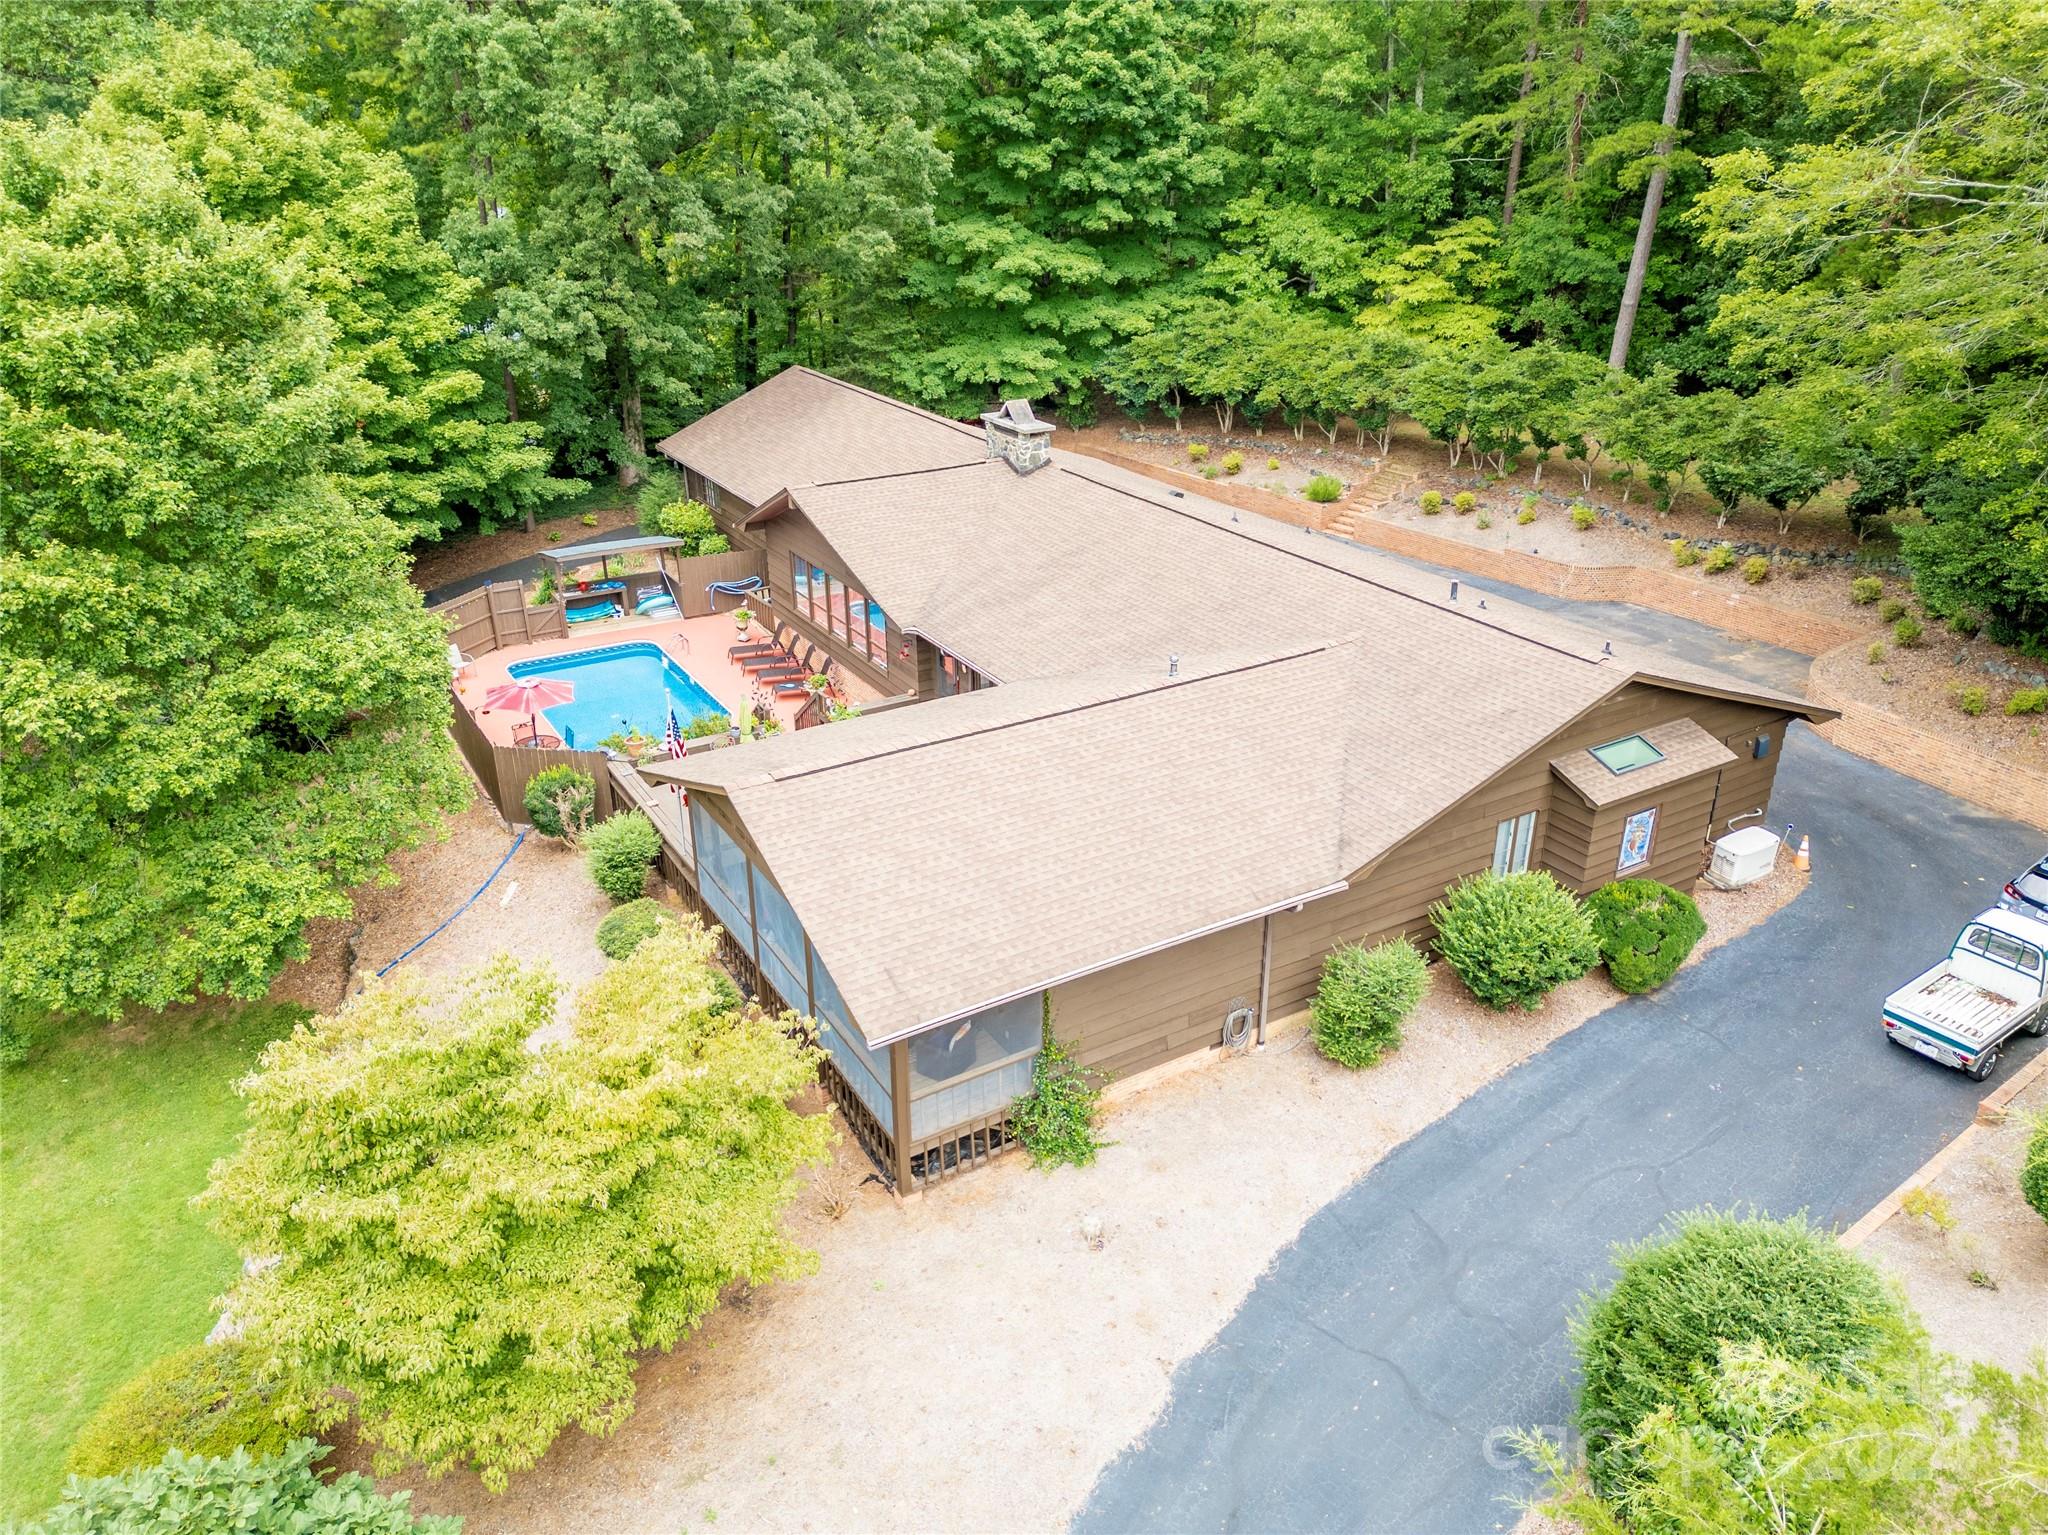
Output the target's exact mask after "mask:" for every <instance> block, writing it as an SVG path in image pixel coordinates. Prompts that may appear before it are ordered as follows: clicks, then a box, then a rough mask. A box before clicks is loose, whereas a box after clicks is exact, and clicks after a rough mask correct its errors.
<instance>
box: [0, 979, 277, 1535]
mask: <svg viewBox="0 0 2048 1535" xmlns="http://www.w3.org/2000/svg"><path fill="white" fill-rule="evenodd" d="M305 1016H306V1014H305V1012H304V1011H303V1010H302V1009H299V1008H294V1007H281V1006H253V1007H241V1008H233V1007H230V1008H223V1009H219V1010H216V1011H212V1012H208V1013H205V1014H203V1015H200V1016H197V1017H193V1018H187V1019H178V1018H165V1019H155V1018H147V1019H145V1020H144V1021H143V1022H141V1023H139V1024H137V1025H135V1026H132V1027H121V1028H108V1027H107V1026H105V1025H102V1024H90V1025H85V1026H81V1027H74V1028H71V1029H69V1030H64V1031H59V1032H57V1033H56V1034H54V1035H53V1036H51V1037H47V1038H44V1039H41V1040H39V1041H38V1044H37V1047H36V1050H35V1053H34V1054H33V1055H32V1056H31V1057H30V1058H29V1060H28V1061H27V1062H26V1063H24V1064H22V1065H20V1066H15V1067H10V1068H8V1069H7V1071H6V1072H5V1075H4V1076H0V1203H4V1208H5V1210H6V1219H5V1221H4V1223H0V1412H4V1414H5V1421H6V1423H7V1428H8V1442H7V1448H6V1452H5V1455H4V1456H0V1521H4V1520H8V1519H15V1518H22V1517H26V1516H29V1515H33V1514H36V1513H40V1512H41V1511H42V1510H43V1509H45V1508H47V1507H48V1506H49V1505H50V1504H52V1503H54V1502H55V1501H56V1498H57V1494H58V1492H59V1491H60V1489H61V1488H62V1486H63V1483H64V1469H63V1467H64V1455H65V1452H66V1451H67V1450H68V1449H69V1448H70V1447H71V1441H72V1438H73V1437H74V1436H75V1435H76V1434H77V1432H78V1430H79V1428H80V1427H81V1426H82V1425H83V1424H84V1422H85V1420H86V1419H87V1418H89V1417H90V1416H91V1415H92V1413H93V1411H94V1410H95V1409H96V1408H97V1407H98V1406H99V1404H100V1402H101V1401H102V1400H103V1399H104V1398H105V1397H106V1395H107V1393H108V1392H109V1391H111V1390H112V1389H113V1388H114V1387H115V1386H117V1385H119V1384H120V1383H121V1382H122V1381H124V1380H126V1379H127V1378H128V1377H129V1376H131V1375H133V1374H134V1373H135V1372H136V1371H137V1370H139V1369H141V1368H142V1366H144V1365H146V1364H148V1363H149V1362H150V1361H151V1360H153V1359H156V1358H158V1357H159V1356H160V1355H163V1354H167V1353H169V1352H170V1351H171V1350H172V1349H175V1348H180V1347H182V1346H184V1345H185V1344H188V1343H197V1342H198V1341H199V1340H200V1339H202V1338H204V1337H205V1336H206V1333H207V1330H208V1329H209V1328H210V1327H212V1325H213V1320H214V1317H213V1309H212V1302H213V1298H214V1297H215V1296H217V1295H219V1294H220V1293H221V1292H222V1291H223V1290H224V1289H225V1288H226V1287H227V1284H228V1282H229V1280H230V1279H231V1278H232V1276H233V1275H234V1272H235V1265H236V1258H235V1254H234V1252H233V1250H232V1249H231V1248H230V1247H229V1246H228V1244H227V1243H225V1242H223V1241H221V1240H220V1238H218V1237H216V1236H215V1235H214V1234H213V1233H212V1232H211V1231H209V1230H208V1229H207V1227H206V1224H205V1222H204V1220H203V1219H202V1218H201V1217H200V1216H199V1215H198V1213H197V1212H195V1211H194V1210H193V1209H192V1208H191V1206H190V1204H189V1201H190V1199H191V1197H192V1196H193V1195H194V1194H196V1193H198V1192H199V1191H200V1189H201V1188H203V1187H204V1186H205V1184H206V1173H207V1169H208V1168H209V1167H210V1166H211V1165H212V1163H213V1161H214V1159H215V1158H216V1157H219V1156H221V1155H223V1154H224V1153H226V1152H228V1151H229V1150H231V1149H233V1147H234V1144H235V1141H236V1139H237V1137H238V1136H239V1135H240V1133H241V1129H242V1103H241V1100H240V1099H239V1098H237V1097H236V1096H235V1094H234V1084H235V1082H236V1081H237V1080H239V1079H240V1078H241V1077H242V1076H243V1075H244V1074H245V1073H246V1072H247V1071H248V1070H249V1068H250V1067H251V1066H253V1065H254V1064H255V1061H256V1057H257V1055H258V1053H259V1052H260V1051H261V1050H262V1048H263V1046H264V1045H265V1044H266V1043H268V1042H269V1041H270V1040H272V1039H275V1038H277V1037H278V1036H279V1035H280V1034H284V1033H288V1032H289V1031H290V1029H291V1026H292V1025H293V1023H295V1022H296V1021H298V1020H299V1019H300V1018H303V1017H305Z"/></svg>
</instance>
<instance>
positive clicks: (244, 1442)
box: [64, 1343, 308, 1476]
mask: <svg viewBox="0 0 2048 1535" xmlns="http://www.w3.org/2000/svg"><path fill="white" fill-rule="evenodd" d="M256 1363H257V1361H256V1360H254V1359H252V1358H251V1357H250V1356H249V1353H248V1350H246V1349H244V1348H243V1347H242V1346H241V1345H240V1344H239V1343H218V1344H207V1343H197V1344H194V1345H193V1346H192V1347H190V1348H183V1349H179V1350H178V1351H177V1352H176V1353H175V1354H166V1355H165V1356H164V1357H163V1358H161V1359H159V1360H157V1361H156V1363H154V1364H152V1365H150V1366H148V1367H147V1368H146V1369H144V1370H143V1371H142V1372H141V1373H140V1374H138V1375H136V1376H134V1377H133V1378H132V1379H131V1380H129V1381H128V1382H127V1383H126V1384H125V1385H123V1386H120V1387H119V1388H117V1389H116V1390H115V1391H114V1393H113V1395H111V1396H109V1397H108V1398H107V1399H106V1401H105V1402H103V1403H102V1404H101V1405H100V1410H99V1411H98V1412H96V1413H94V1414H93V1415H92V1417H91V1418H90V1419H88V1420H87V1422H86V1425H85V1427H84V1428H82V1429H80V1430H79V1432H78V1438H77V1439H76V1440H74V1441H73V1442H72V1445H71V1453H70V1454H69V1455H67V1456H66V1457H65V1460H64V1469H65V1470H66V1471H69V1472H70V1473H72V1474H73V1475H74V1476H112V1475H114V1474H115V1473H116V1472H121V1471H127V1470H130V1469H132V1468H133V1467H136V1466H153V1465H155V1464H156V1463H157V1462H158V1461H160V1460H162V1459H163V1458H164V1451H166V1450H183V1451H184V1452H185V1453H187V1454H188V1455H227V1454H230V1453H232V1452H233V1451H235V1450H240V1449H246V1450H248V1451H249V1452H250V1453H251V1454H252V1455H272V1454H275V1453H277V1452H278V1451H280V1450H282V1449H283V1448H284V1447H285V1446H286V1445H287V1444H289V1443H290V1442H291V1440H292V1436H293V1434H294V1432H296V1431H297V1430H298V1429H299V1428H301V1427H303V1426H304V1424H305V1422H306V1419H307V1416H308V1414H307V1412H306V1410H305V1408H304V1405H303V1404H302V1403H299V1402H297V1401H296V1400H295V1399H293V1398H292V1397H291V1396H290V1395H289V1394H288V1393H285V1392H282V1391H280V1390H279V1389H277V1388H276V1387H274V1386H270V1385H266V1384H264V1383H261V1382H259V1381H258V1380H257V1378H256Z"/></svg>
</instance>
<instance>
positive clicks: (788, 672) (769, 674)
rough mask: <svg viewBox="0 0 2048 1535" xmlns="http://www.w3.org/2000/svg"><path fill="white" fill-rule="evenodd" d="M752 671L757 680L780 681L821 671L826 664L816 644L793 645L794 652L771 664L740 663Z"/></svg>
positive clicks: (780, 657) (778, 658)
mask: <svg viewBox="0 0 2048 1535" xmlns="http://www.w3.org/2000/svg"><path fill="white" fill-rule="evenodd" d="M740 664H741V665H742V666H746V667H747V670H748V671H749V672H750V673H752V675H753V678H754V680H755V681H756V682H779V681H781V680H782V679H783V678H785V677H809V676H811V675H813V674H814V673H816V672H818V671H820V670H821V669H822V668H823V667H824V666H825V664H826V658H825V655H824V653H823V652H822V651H820V650H819V649H818V647H817V646H815V645H804V646H798V647H792V653H791V654H789V655H785V656H779V657H777V658H776V660H775V662H774V664H772V665H769V666H750V665H748V664H747V663H746V662H741V663H740Z"/></svg>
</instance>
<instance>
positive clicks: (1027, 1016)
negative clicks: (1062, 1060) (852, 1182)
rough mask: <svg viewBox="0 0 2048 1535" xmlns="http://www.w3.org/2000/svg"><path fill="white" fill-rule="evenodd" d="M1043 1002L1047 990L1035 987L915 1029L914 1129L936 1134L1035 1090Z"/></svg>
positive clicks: (912, 1052) (912, 1044) (917, 1132)
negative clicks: (981, 1009)
mask: <svg viewBox="0 0 2048 1535" xmlns="http://www.w3.org/2000/svg"><path fill="white" fill-rule="evenodd" d="M1044 1006H1045V1004H1044V1001H1043V996H1042V994H1041V993H1039V992H1033V993H1032V994H1031V995H1030V996H1028V997H1020V998H1019V999H1018V1000H1017V1001H1015V1002H1006V1003H1004V1004H1003V1005H1002V1006H1001V1007H992V1008H990V1009H988V1010H987V1011H986V1012H981V1013H976V1014H975V1015H974V1016H973V1017H971V1018H967V1019H963V1020H962V1021H961V1022H959V1023H948V1024H942V1025H940V1026H939V1027H938V1028H936V1029H931V1030H928V1031H927V1032H925V1033H923V1034H918V1035H914V1036H913V1037H912V1038H911V1039H910V1041H909V1048H910V1098H911V1103H910V1133H911V1134H912V1135H913V1136H926V1135H936V1134H938V1133H939V1132H941V1131H943V1130H949V1129H951V1128H952V1127H953V1126H954V1125H958V1124H964V1123H965V1122H966V1121H968V1120H970V1119H979V1118H981V1117H982V1116H983V1115H987V1114H995V1113H999V1112H1000V1111H1001V1110H1002V1109H1004V1108H1005V1107H1006V1106H1007V1105H1008V1104H1009V1103H1010V1102H1011V1101H1012V1100H1014V1099H1016V1098H1017V1097H1019V1096H1020V1095H1021V1094H1023V1093H1026V1092H1028V1091H1030V1089H1031V1063H1032V1061H1033V1059H1034V1058H1035V1057H1036V1056H1037V1054H1038V1046H1039V1042H1040V1040H1041V1038H1042V1036H1043V1032H1044V1017H1045V1013H1044Z"/></svg>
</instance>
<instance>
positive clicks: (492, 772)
mask: <svg viewBox="0 0 2048 1535" xmlns="http://www.w3.org/2000/svg"><path fill="white" fill-rule="evenodd" d="M450 696H451V697H454V695H453V694H452V692H451V694H450ZM454 703H455V718H454V721H453V723H452V725H451V732H452V733H453V735H454V737H455V744H456V746H458V747H459V748H460V749H461V751H462V759H463V761H465V762H467V763H468V764H469V770H470V772H472V773H474V774H475V775H476V781H477V782H478V783H479V784H480V785H482V786H483V791H484V794H485V796H486V797H487V798H488V799H489V800H490V802H491V803H492V804H493V805H494V806H496V807H497V811H498V814H499V816H501V817H502V818H503V819H504V820H505V821H507V822H508V823H518V822H522V821H524V820H525V819H526V804H525V799H526V786H527V784H528V783H529V782H530V781H531V780H532V778H533V776H534V774H536V773H539V772H542V771H543V770H545V769H547V768H551V767H573V768H575V769H577V770H578V771H579V772H584V773H588V774H589V775H590V777H591V781H592V782H593V783H595V784H596V785H597V807H596V814H597V819H598V820H600V821H602V820H603V819H604V818H605V817H606V816H609V815H610V814H612V812H613V811H614V810H615V809H616V808H618V801H617V797H616V796H615V794H614V793H613V786H612V775H611V759H610V758H608V757H606V756H605V754H604V753H603V752H579V751H562V750H549V749H548V748H546V747H540V746H499V745H496V744H495V743H493V742H492V741H490V740H489V739H488V738H487V737H486V736H485V735H484V733H483V729H482V727H481V726H479V725H478V724H477V722H476V720H475V719H474V718H473V717H472V716H471V715H470V712H469V710H468V709H466V708H465V707H463V703H462V700H461V699H460V698H459V697H454Z"/></svg>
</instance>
